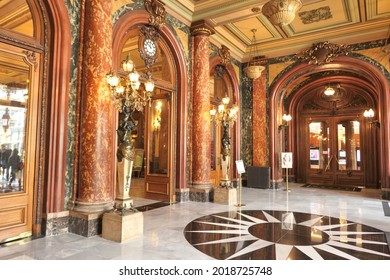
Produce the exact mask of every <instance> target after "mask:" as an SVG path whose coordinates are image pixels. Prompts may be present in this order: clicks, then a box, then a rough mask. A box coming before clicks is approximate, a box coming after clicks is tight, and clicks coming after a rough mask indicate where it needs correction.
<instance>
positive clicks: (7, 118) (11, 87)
mask: <svg viewBox="0 0 390 280" xmlns="http://www.w3.org/2000/svg"><path fill="white" fill-rule="evenodd" d="M0 61H2V62H3V63H4V64H3V66H2V68H3V69H2V70H3V71H1V72H2V74H1V76H0V117H1V126H2V127H1V128H0V131H1V132H0V143H1V157H0V160H1V169H0V171H1V184H0V195H1V194H12V193H15V192H23V191H24V186H23V184H24V182H23V170H24V168H23V167H24V157H25V149H26V145H25V141H26V122H27V118H26V114H27V97H28V92H29V88H28V87H29V65H27V64H26V62H25V61H24V58H23V57H22V56H18V55H15V54H10V53H1V52H0Z"/></svg>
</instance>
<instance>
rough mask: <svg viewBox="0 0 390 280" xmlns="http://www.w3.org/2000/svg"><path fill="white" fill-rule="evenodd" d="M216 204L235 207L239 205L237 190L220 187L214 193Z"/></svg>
mask: <svg viewBox="0 0 390 280" xmlns="http://www.w3.org/2000/svg"><path fill="white" fill-rule="evenodd" d="M214 202H215V203H218V204H228V205H234V204H236V203H237V189H233V188H221V187H218V188H216V189H215V191H214Z"/></svg>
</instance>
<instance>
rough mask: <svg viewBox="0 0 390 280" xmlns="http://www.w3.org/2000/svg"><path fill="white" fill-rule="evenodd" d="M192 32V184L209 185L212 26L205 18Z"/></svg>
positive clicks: (210, 186) (206, 187) (209, 186)
mask: <svg viewBox="0 0 390 280" xmlns="http://www.w3.org/2000/svg"><path fill="white" fill-rule="evenodd" d="M191 31H192V35H193V58H192V59H193V63H192V66H193V67H192V70H193V72H192V77H193V99H192V186H193V187H194V188H197V189H211V188H212V184H211V180H210V175H211V166H210V164H211V163H210V160H211V159H210V133H211V131H210V93H209V90H208V83H209V76H210V65H209V53H210V50H209V46H210V35H211V34H213V32H214V30H213V29H212V28H211V27H210V26H208V25H207V24H206V23H205V22H198V23H195V24H193V26H192V27H191Z"/></svg>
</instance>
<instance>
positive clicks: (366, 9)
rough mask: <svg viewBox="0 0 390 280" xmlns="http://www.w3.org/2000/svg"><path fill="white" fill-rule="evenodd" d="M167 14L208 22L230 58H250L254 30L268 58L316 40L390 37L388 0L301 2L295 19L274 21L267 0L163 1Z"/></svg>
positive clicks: (343, 41) (187, 20)
mask: <svg viewBox="0 0 390 280" xmlns="http://www.w3.org/2000/svg"><path fill="white" fill-rule="evenodd" d="M163 2H164V3H165V5H166V9H167V11H168V13H170V14H173V15H174V16H175V17H177V18H179V19H181V20H182V21H183V22H185V23H186V24H190V23H191V22H194V21H198V20H207V21H209V22H210V23H211V24H212V25H213V26H214V27H215V30H216V34H214V35H212V39H211V40H212V42H213V43H214V44H216V45H217V46H218V45H221V44H222V45H226V46H227V47H228V48H229V49H230V51H231V53H232V56H233V57H235V58H236V59H238V60H240V61H245V59H247V57H246V56H247V55H245V54H246V53H248V51H249V50H250V45H251V40H252V35H253V34H252V32H251V30H252V29H257V32H256V41H257V49H258V50H259V51H260V54H261V55H265V56H266V57H268V58H271V57H277V56H283V55H289V54H294V53H299V52H300V51H302V50H304V49H307V48H309V47H311V45H312V44H313V43H318V42H324V41H330V42H332V43H337V44H354V43H359V42H367V41H373V40H378V39H384V38H388V37H389V26H390V5H389V0H302V2H303V6H302V8H301V9H300V11H299V12H298V14H297V16H296V17H295V19H294V21H293V22H292V23H291V24H289V25H287V26H285V27H279V26H274V25H272V24H271V23H270V22H269V20H268V19H267V18H266V17H265V16H264V15H263V14H262V13H261V8H262V6H263V5H264V4H265V3H266V2H267V0H241V1H240V0H163Z"/></svg>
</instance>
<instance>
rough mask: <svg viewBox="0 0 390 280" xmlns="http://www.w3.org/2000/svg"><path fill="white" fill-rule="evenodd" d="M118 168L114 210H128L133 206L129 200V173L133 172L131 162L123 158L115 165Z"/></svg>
mask: <svg viewBox="0 0 390 280" xmlns="http://www.w3.org/2000/svg"><path fill="white" fill-rule="evenodd" d="M117 168H118V182H117V184H118V187H117V193H116V198H115V208H116V209H118V210H121V209H130V208H132V206H133V200H132V199H131V198H130V186H131V173H132V170H133V161H130V160H127V159H125V158H123V160H122V161H121V162H118V163H117Z"/></svg>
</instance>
